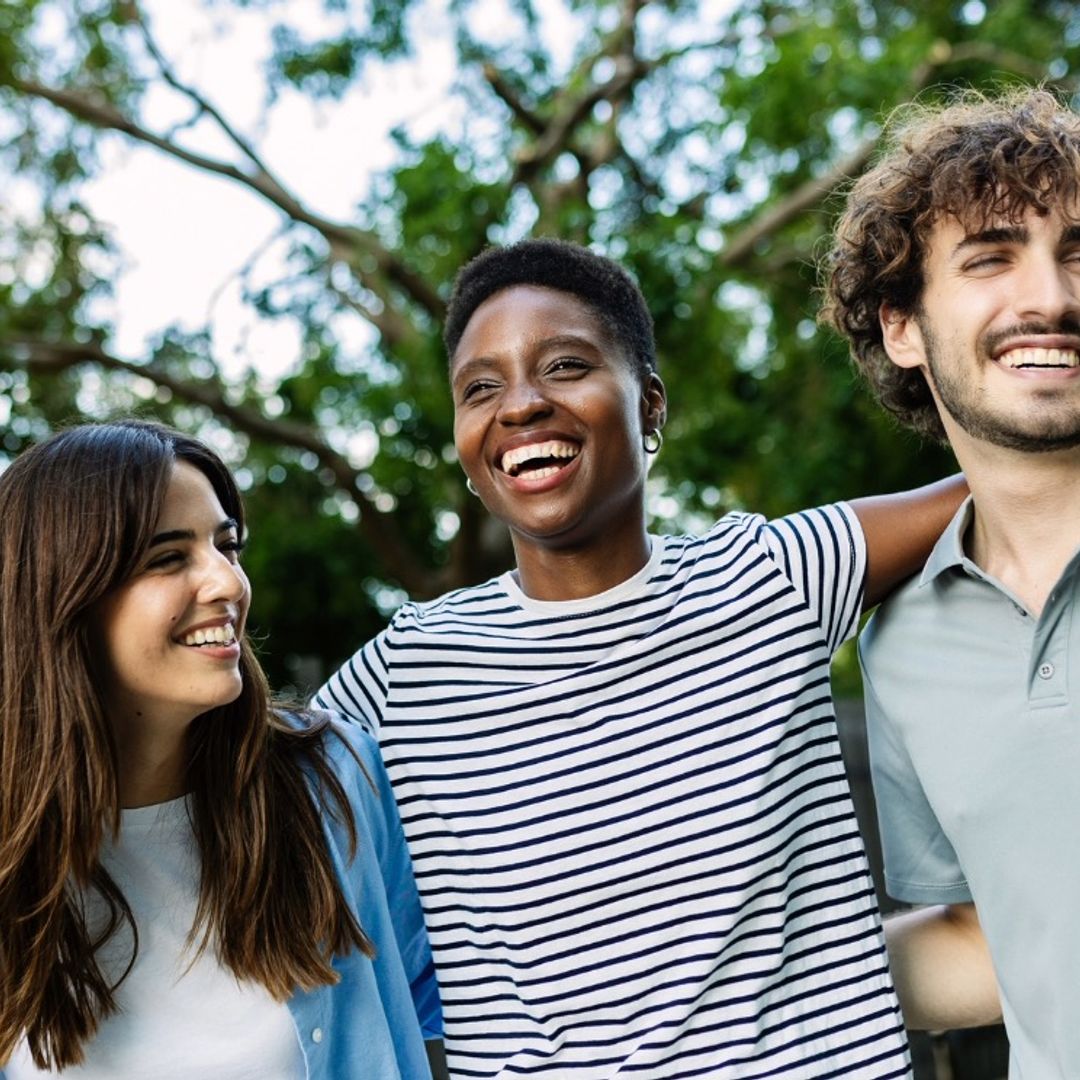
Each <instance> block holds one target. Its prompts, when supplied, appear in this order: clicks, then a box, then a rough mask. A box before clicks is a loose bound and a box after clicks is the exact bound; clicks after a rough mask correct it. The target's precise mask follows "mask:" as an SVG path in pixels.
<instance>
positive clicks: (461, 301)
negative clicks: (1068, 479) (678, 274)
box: [443, 237, 656, 379]
mask: <svg viewBox="0 0 1080 1080" xmlns="http://www.w3.org/2000/svg"><path fill="white" fill-rule="evenodd" d="M514 285H538V286H542V287H544V288H548V289H558V290H559V291H560V292H565V293H570V295H571V296H576V297H577V298H578V299H579V300H580V301H581V302H582V303H583V304H585V305H586V306H587V307H589V308H590V310H592V311H593V312H594V313H595V315H596V317H597V318H598V319H599V320H600V322H601V324H602V325H603V327H604V329H605V330H607V332H608V333H609V334H610V335H611V337H612V339H613V340H614V341H615V342H616V343H618V344H619V345H621V346H622V347H623V348H624V349H625V350H626V352H627V355H628V356H629V357H630V358H631V360H632V362H633V364H634V370H635V371H636V372H637V373H638V374H639V375H640V376H641V377H642V378H643V379H644V378H645V377H646V376H648V375H650V374H652V373H653V372H654V371H656V340H655V338H654V337H653V321H652V316H651V315H650V314H649V309H648V306H647V305H646V303H645V297H644V296H642V295H641V290H640V289H639V288H638V287H637V284H636V283H635V281H634V279H633V278H632V277H631V276H630V275H629V274H628V273H627V272H626V271H625V270H624V269H623V268H622V267H621V266H619V264H618V263H616V262H613V261H612V260H611V259H608V258H605V257H604V256H603V255H597V254H596V253H595V252H594V251H590V250H589V249H588V248H586V247H582V246H581V245H580V244H572V243H569V242H568V241H565V240H556V239H554V238H552V237H539V238H537V239H533V240H521V241H519V242H518V243H516V244H511V245H510V246H509V247H491V248H488V249H487V250H486V251H483V252H481V253H480V254H479V255H477V256H476V258H475V259H473V260H472V261H471V262H469V263H467V264H466V265H465V266H464V267H462V269H461V270H460V272H459V273H458V276H457V278H456V279H455V281H454V291H453V294H452V295H451V297H450V304H449V307H448V308H447V311H446V322H445V324H444V326H443V341H444V343H445V344H446V351H447V354H448V356H449V357H450V358H451V359H453V356H454V352H455V350H456V349H457V347H458V343H459V342H460V341H461V335H462V334H464V333H465V327H466V326H467V325H468V323H469V320H470V319H471V318H472V316H473V312H475V311H476V309H477V308H478V307H479V306H480V305H481V304H482V303H483V302H484V301H485V300H487V299H488V297H490V296H494V294H495V293H497V292H501V291H502V290H503V289H509V288H511V287H512V286H514Z"/></svg>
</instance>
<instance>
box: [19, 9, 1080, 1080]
mask: <svg viewBox="0 0 1080 1080" xmlns="http://www.w3.org/2000/svg"><path fill="white" fill-rule="evenodd" d="M1078 70H1080V9H1078V8H1077V6H1076V5H1074V4H1073V3H1071V2H1043V3H1036V2H1020V0H1003V2H1000V3H984V2H981V0H967V2H943V0H930V2H926V3H920V4H918V5H917V6H916V5H907V4H897V3H888V2H871V0H830V2H827V3H826V2H817V0H795V2H789V3H759V2H738V0H713V2H710V0H701V2H692V0H684V2H678V3H673V2H669V3H665V2H659V0H654V2H648V0H592V2H587V0H370V2H367V3H363V2H359V0H15V2H12V0H0V467H2V466H3V463H4V461H6V460H10V458H11V456H13V455H14V454H17V453H18V452H19V450H20V449H22V448H23V447H24V446H26V445H27V444H28V443H29V442H31V441H33V440H36V439H38V438H40V437H41V436H42V435H44V434H45V433H46V432H48V431H49V430H51V429H52V428H53V427H55V426H56V425H58V424H62V423H67V422H70V421H72V420H77V419H81V418H106V417H110V416H114V415H118V414H125V415H126V414H138V415H143V416H152V417H157V418H160V419H162V420H165V421H166V422H169V423H171V424H174V425H176V426H178V427H180V428H183V429H185V430H188V431H191V432H194V433H196V434H198V435H200V436H202V437H203V438H205V439H207V440H208V441H209V442H211V443H212V444H213V445H214V446H215V447H217V448H218V449H219V450H220V451H221V452H222V453H223V454H224V456H225V457H226V458H227V459H228V460H229V462H230V463H231V464H232V465H233V466H234V468H235V469H236V470H237V473H238V476H239V478H240V480H241V483H242V486H243V487H244V489H245V492H246V496H247V500H248V505H249V511H250V516H251V526H252V532H251V539H250V545H249V548H248V551H247V554H246V564H247V568H248V571H249V573H250V575H251V578H252V580H253V587H254V595H255V606H254V610H253V622H254V624H255V626H256V628H257V631H258V633H259V635H260V638H261V641H262V650H263V657H264V660H265V663H266V666H267V668H268V669H269V671H270V673H271V677H272V679H273V681H274V682H275V684H277V685H278V686H291V687H294V688H296V689H297V690H299V691H300V692H305V691H307V690H309V689H311V688H312V687H313V686H315V685H317V684H318V683H319V681H321V679H322V677H323V676H324V675H325V674H326V673H328V672H329V671H330V670H332V669H333V667H334V666H335V665H336V664H337V663H338V662H340V661H341V660H342V659H343V658H344V657H345V656H347V655H348V654H350V653H351V652H352V651H353V649H354V648H355V647H356V646H357V645H358V644H360V643H361V642H362V641H364V640H366V639H367V638H368V637H370V636H371V635H372V634H373V633H375V632H377V630H378V629H379V628H380V627H381V626H382V625H383V623H384V621H385V619H386V617H387V616H388V614H389V613H390V612H391V611H392V610H393V609H394V608H395V607H396V606H397V605H398V604H399V603H400V602H401V601H402V600H403V599H404V598H405V597H407V596H411V597H416V598H423V597H430V596H434V595H436V594H438V593H440V592H443V591H445V590H446V589H450V588H454V587H457V586H462V585H467V584H470V583H473V582H476V581H479V580H482V579H484V578H486V577H488V576H490V575H491V574H493V573H497V572H499V571H501V570H503V569H504V568H505V567H506V566H507V565H508V562H509V545H508V542H507V538H506V535H505V533H504V532H503V530H502V529H501V528H500V527H498V526H496V525H495V524H494V523H492V522H491V521H490V519H488V518H487V517H486V516H485V514H484V512H483V509H482V507H481V506H480V504H479V503H478V502H477V501H476V500H475V499H473V498H471V497H470V496H469V495H468V494H467V493H466V491H465V486H464V483H463V477H462V475H461V472H460V469H459V468H458V467H457V465H456V462H455V455H454V451H453V446H452V439H451V410H450V401H449V394H448V392H447V389H446V380H445V369H446V359H445V356H444V354H443V350H442V347H441V344H440V340H439V328H440V322H441V319H442V315H443V310H444V305H445V302H446V299H447V296H448V293H449V289H450V285H451V282H452V279H453V276H454V273H455V271H456V270H457V268H458V267H459V266H461V264H462V263H464V262H465V261H466V260H467V259H469V258H470V257H471V256H472V255H474V254H476V253H477V252H478V251H480V250H481V249H482V248H483V247H484V246H485V245H487V244H490V243H505V242H510V241H513V240H516V239H518V238H520V237H522V236H525V235H529V234H554V235H559V236H564V237H568V238H572V239H574V240H578V241H580V242H582V243H587V244H590V245H592V246H594V247H595V248H596V249H597V250H599V251H602V252H604V253H606V254H609V255H611V256H614V257H615V258H617V259H619V260H620V261H621V262H622V263H623V264H624V265H625V266H627V267H628V268H629V269H630V270H631V271H632V272H633V273H634V274H635V275H636V277H637V279H638V280H639V282H640V283H641V286H642V288H643V290H644V292H645V295H646V297H647V299H648V301H649V303H650V306H651V308H652V312H653V315H654V317H655V320H656V331H657V338H658V342H659V350H660V358H661V371H662V374H663V376H664V379H665V380H666V382H667V386H668V391H669V397H670V420H669V424H668V427H667V429H666V433H665V434H666V441H665V445H664V449H663V452H662V453H661V455H660V456H659V458H658V459H657V461H656V463H655V468H654V470H653V473H652V476H651V479H650V500H649V505H650V510H651V513H652V514H653V517H654V526H655V528H656V529H659V530H675V531H684V530H693V529H697V528H700V527H701V526H702V525H703V524H705V523H707V522H709V521H711V520H713V519H714V518H716V517H718V516H719V515H720V514H722V513H724V512H725V511H726V510H729V509H731V508H750V509H754V510H759V511H762V512H764V513H766V514H769V515H777V514H782V513H785V512H787V511H790V510H793V509H796V508H798V507H800V506H804V505H810V504H815V503H819V502H824V501H828V500H832V499H836V498H840V497H844V496H854V495H859V494H865V493H869V492H873V491H884V490H893V489H897V488H903V487H909V486H912V485H914V484H917V483H920V482H923V481H925V480H928V479H931V478H934V477H937V476H940V475H943V474H945V473H946V472H949V471H951V469H952V467H953V466H952V463H951V459H950V458H949V456H948V455H947V453H946V452H944V451H943V450H941V449H940V448H937V447H933V446H928V445H924V444H921V443H920V442H918V441H917V440H916V439H915V438H914V437H913V436H910V435H907V434H905V433H903V432H902V431H900V430H899V429H897V428H896V426H895V425H894V424H893V423H892V422H891V421H889V420H888V419H886V418H885V417H884V416H882V415H881V414H880V412H879V410H878V409H877V407H876V406H875V405H874V404H873V403H872V401H871V400H870V399H869V397H868V395H867V394H866V393H865V391H864V390H863V388H862V387H861V386H860V385H859V384H858V382H857V380H856V379H855V377H854V375H853V373H852V370H851V368H850V365H849V364H848V361H847V357H846V350H845V349H844V347H843V346H842V345H841V344H840V343H839V342H838V341H837V340H836V339H835V338H833V337H832V336H831V335H829V334H828V333H827V332H825V331H823V330H821V329H820V328H819V327H818V326H817V325H816V322H815V316H816V311H817V307H818V295H817V290H816V272H815V266H814V264H815V259H816V258H817V257H818V256H819V255H820V253H821V247H822V243H823V241H824V238H825V237H826V236H827V232H828V228H829V225H830V222H831V221H832V219H833V217H834V216H835V214H836V212H837V211H838V209H839V206H840V200H841V198H842V194H843V191H844V187H845V185H846V183H847V182H849V180H850V178H852V177H853V176H856V175H857V174H858V173H859V172H860V171H861V170H862V169H864V168H865V167H866V165H867V163H868V161H870V160H871V159H872V155H873V153H874V149H875V145H876V141H877V138H878V135H879V126H880V123H881V121H882V119H883V117H884V116H886V115H887V114H888V112H889V111H890V110H891V109H892V108H894V107H895V106H897V105H899V104H901V103H903V102H905V101H908V100H910V99H912V98H913V97H917V96H921V97H922V98H924V99H928V100H934V99H936V98H938V97H939V96H941V95H942V94H946V93H948V92H950V91H951V90H953V89H955V88H957V87H969V86H975V87H981V88H994V87H1000V86H1003V85H1006V84H1009V83H1011V82H1014V81H1023V82H1043V83H1046V84H1048V85H1050V86H1051V87H1054V88H1056V89H1058V90H1059V91H1060V92H1061V93H1063V94H1064V95H1066V96H1070V95H1075V94H1076V93H1077V89H1078V85H1080V84H1078V81H1077V72H1078ZM836 678H837V686H838V689H839V690H840V691H841V693H842V694H855V693H857V690H858V686H857V673H856V671H855V665H854V663H853V660H852V655H851V653H850V651H847V652H845V653H844V654H843V656H842V657H841V658H840V660H839V662H838V667H837V672H836ZM853 708H854V706H853ZM843 727H844V723H843V722H842V728H843ZM847 729H848V731H849V734H850V733H854V734H853V736H852V737H853V739H854V742H853V743H852V744H851V745H852V746H854V749H852V750H850V756H851V760H852V761H853V762H854V764H853V776H854V777H855V779H856V783H857V784H858V783H860V781H859V779H858V776H859V770H860V769H861V765H860V764H859V762H860V761H861V758H860V757H859V755H860V753H861V750H860V749H859V743H858V738H859V732H860V731H861V726H860V723H859V722H858V720H857V718H856V719H854V720H852V721H851V722H850V723H849V724H848V725H847ZM857 794H858V793H857ZM859 798H860V800H863V799H864V796H863V795H861V794H859ZM987 1038H989V1039H990V1040H991V1042H993V1046H991V1047H990V1049H987V1046H990V1043H988V1042H987ZM982 1040H983V1045H982V1046H981V1047H976V1048H974V1049H972V1048H971V1047H967V1048H965V1047H964V1046H961V1045H959V1043H958V1042H957V1040H952V1041H951V1042H950V1041H949V1040H940V1039H939V1040H937V1041H935V1042H934V1043H932V1044H929V1043H928V1044H926V1045H925V1046H923V1047H922V1048H921V1049H920V1050H919V1055H920V1065H919V1069H920V1075H921V1076H925V1077H932V1076H934V1075H935V1070H936V1074H937V1076H938V1077H939V1078H942V1080H944V1078H946V1077H948V1076H955V1077H958V1078H962V1077H965V1076H971V1077H986V1078H990V1077H995V1076H1003V1075H1004V1072H1005V1067H1004V1058H1003V1056H1002V1051H1001V1045H1000V1042H1001V1040H1000V1037H999V1036H996V1035H995V1036H990V1037H985V1036H984V1037H982ZM995 1040H996V1041H995ZM958 1046H959V1049H958V1048H957V1047H958ZM965 1069H967V1070H969V1071H965ZM971 1069H974V1070H975V1071H970V1070H971Z"/></svg>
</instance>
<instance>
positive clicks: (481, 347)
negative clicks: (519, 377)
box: [451, 285, 613, 369]
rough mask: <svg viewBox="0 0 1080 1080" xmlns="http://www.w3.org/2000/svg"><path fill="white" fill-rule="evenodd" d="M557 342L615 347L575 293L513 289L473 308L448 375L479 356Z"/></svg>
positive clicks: (524, 287) (539, 287)
mask: <svg viewBox="0 0 1080 1080" xmlns="http://www.w3.org/2000/svg"><path fill="white" fill-rule="evenodd" d="M557 337H580V338H583V339H585V340H592V341H595V343H596V344H597V346H598V347H600V346H605V345H611V344H613V342H612V339H611V335H610V334H609V333H608V331H607V328H606V327H605V326H604V324H603V322H602V321H601V320H600V318H599V316H598V315H597V314H596V312H595V311H594V310H593V309H592V307H590V306H589V304H587V303H586V302H585V301H584V300H582V299H580V298H579V297H577V296H576V295H574V294H573V293H569V292H564V291H562V290H561V289H551V288H548V287H546V286H543V285H511V286H509V287H507V288H505V289H500V290H499V291H498V292H496V293H493V294H492V295H491V296H489V297H488V298H487V299H486V300H485V301H484V302H483V303H482V304H479V305H478V306H477V308H476V310H475V311H474V312H473V313H472V315H471V316H470V318H469V321H468V323H466V325H465V330H464V332H463V333H462V335H461V340H460V341H459V342H458V346H457V349H455V350H454V355H453V358H452V360H451V369H453V368H454V367H456V366H457V365H458V364H459V363H463V362H464V361H466V360H469V359H472V358H475V357H477V356H481V355H496V354H499V353H503V352H508V351H513V350H515V349H520V348H524V347H528V346H529V345H535V344H539V343H541V342H543V341H545V340H547V339H551V338H557Z"/></svg>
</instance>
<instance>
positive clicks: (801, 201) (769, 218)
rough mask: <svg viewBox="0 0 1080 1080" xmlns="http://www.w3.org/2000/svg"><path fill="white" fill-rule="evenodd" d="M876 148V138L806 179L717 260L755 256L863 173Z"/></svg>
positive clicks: (732, 262) (738, 261)
mask: <svg viewBox="0 0 1080 1080" xmlns="http://www.w3.org/2000/svg"><path fill="white" fill-rule="evenodd" d="M876 145H877V139H876V138H874V139H867V140H866V141H865V142H863V143H862V145H861V146H859V147H858V148H857V149H856V150H855V151H854V152H853V153H851V154H849V155H848V156H847V157H846V158H843V159H842V160H841V161H839V162H837V164H836V165H834V166H833V168H831V169H830V170H829V171H828V172H827V173H825V174H824V175H823V176H818V177H815V178H814V179H812V180H807V181H806V183H805V184H802V185H801V186H800V187H798V188H796V189H795V190H794V191H793V192H792V193H791V194H790V195H788V196H787V197H786V198H784V199H782V200H781V201H780V202H778V203H776V204H774V205H773V206H770V207H769V208H768V209H767V210H765V211H764V212H763V213H761V214H759V215H758V216H757V217H756V218H755V219H754V220H753V221H751V222H750V224H749V225H747V226H746V227H745V228H744V229H742V230H741V231H740V232H738V233H736V235H735V236H734V237H732V238H731V239H730V240H729V241H728V242H727V243H726V244H725V245H724V247H723V249H722V250H721V251H720V253H719V255H718V256H717V258H718V260H719V261H720V262H721V263H722V264H723V265H724V266H741V265H742V264H743V263H745V262H746V261H747V259H749V258H750V256H751V255H753V253H754V249H755V248H756V247H757V245H758V244H759V243H760V242H761V241H762V240H764V239H765V238H766V237H768V236H771V235H772V234H773V233H774V232H777V231H778V230H779V229H781V228H783V226H785V225H786V224H787V223H788V222H789V221H792V220H793V219H794V218H796V217H798V216H799V214H801V213H802V212H803V211H804V210H808V209H810V207H812V206H817V205H818V203H820V202H821V200H822V199H824V198H825V196H826V195H828V194H829V192H830V191H832V190H833V188H835V187H836V186H837V184H840V183H842V182H843V181H844V180H846V179H847V178H848V177H851V176H857V175H858V174H859V173H860V172H862V170H863V169H864V168H865V167H866V163H867V162H868V161H869V160H870V156H871V155H872V154H873V152H874V147H875V146H876Z"/></svg>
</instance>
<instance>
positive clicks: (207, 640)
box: [182, 623, 236, 645]
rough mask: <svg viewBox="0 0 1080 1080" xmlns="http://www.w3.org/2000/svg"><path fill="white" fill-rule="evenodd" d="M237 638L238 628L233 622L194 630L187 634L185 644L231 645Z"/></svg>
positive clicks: (184, 638)
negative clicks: (235, 627) (234, 626)
mask: <svg viewBox="0 0 1080 1080" xmlns="http://www.w3.org/2000/svg"><path fill="white" fill-rule="evenodd" d="M235 640H236V630H235V629H234V628H233V625H232V623H226V624H225V625H224V626H207V627H205V628H204V629H202V630H192V631H191V633H190V634H186V635H185V636H184V637H183V639H182V642H183V644H184V645H231V644H232V643H233V642H234V641H235Z"/></svg>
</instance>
